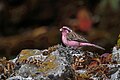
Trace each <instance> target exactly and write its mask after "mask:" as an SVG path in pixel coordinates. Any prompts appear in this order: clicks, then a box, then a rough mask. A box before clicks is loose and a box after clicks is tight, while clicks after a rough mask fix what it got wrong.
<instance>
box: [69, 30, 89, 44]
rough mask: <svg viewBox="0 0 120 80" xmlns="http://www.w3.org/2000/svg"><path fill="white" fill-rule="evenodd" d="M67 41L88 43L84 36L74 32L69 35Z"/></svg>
mask: <svg viewBox="0 0 120 80" xmlns="http://www.w3.org/2000/svg"><path fill="white" fill-rule="evenodd" d="M67 39H68V40H70V41H71V40H72V41H79V42H81V41H82V42H88V40H86V39H85V38H84V37H83V36H81V35H78V34H76V33H75V32H74V31H72V32H70V33H68V35H67Z"/></svg>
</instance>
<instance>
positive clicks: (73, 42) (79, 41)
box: [60, 26, 105, 50]
mask: <svg viewBox="0 0 120 80" xmlns="http://www.w3.org/2000/svg"><path fill="white" fill-rule="evenodd" d="M60 31H61V32H62V42H63V43H64V44H65V45H66V46H71V47H75V48H76V47H82V46H93V47H96V48H99V49H103V50H105V49H104V48H102V47H100V46H98V45H95V44H91V43H89V42H88V40H86V39H85V38H84V37H83V36H81V35H78V34H76V33H75V32H74V31H72V30H71V29H70V28H68V27H66V26H63V27H62V28H61V29H60Z"/></svg>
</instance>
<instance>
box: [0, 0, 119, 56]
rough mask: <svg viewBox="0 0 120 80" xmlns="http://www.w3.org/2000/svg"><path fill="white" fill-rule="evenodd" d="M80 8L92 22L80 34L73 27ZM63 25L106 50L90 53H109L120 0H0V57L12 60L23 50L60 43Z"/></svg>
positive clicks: (117, 18)
mask: <svg viewBox="0 0 120 80" xmlns="http://www.w3.org/2000/svg"><path fill="white" fill-rule="evenodd" d="M81 9H84V10H85V11H86V12H85V13H87V16H88V17H89V18H90V19H94V21H93V24H92V27H91V30H87V31H82V30H81V29H80V28H79V26H78V25H76V22H77V21H76V20H79V17H76V15H77V14H78V11H79V10H81ZM78 15H79V14H78ZM63 25H67V26H69V27H71V28H72V29H73V30H74V31H76V32H78V33H80V34H82V35H84V36H85V37H86V38H87V39H88V40H89V41H90V42H92V43H95V44H98V45H100V46H102V47H104V48H106V50H105V51H99V50H98V49H94V48H91V47H90V48H89V49H90V50H93V51H99V53H100V54H102V53H104V52H108V53H110V52H111V51H112V47H113V46H115V44H116V41H117V39H118V35H119V33H120V1H119V0H0V55H1V57H3V56H6V57H8V58H11V57H14V56H16V55H18V54H19V52H20V51H21V50H22V49H44V48H48V47H49V46H52V45H55V44H58V43H61V38H60V37H61V34H60V32H59V28H60V27H62V26H63ZM76 26H77V27H76Z"/></svg>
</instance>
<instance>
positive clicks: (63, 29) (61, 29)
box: [60, 26, 72, 33]
mask: <svg viewBox="0 0 120 80" xmlns="http://www.w3.org/2000/svg"><path fill="white" fill-rule="evenodd" d="M60 31H61V32H66V33H69V32H72V30H71V29H70V28H68V27H66V26H63V27H62V28H60Z"/></svg>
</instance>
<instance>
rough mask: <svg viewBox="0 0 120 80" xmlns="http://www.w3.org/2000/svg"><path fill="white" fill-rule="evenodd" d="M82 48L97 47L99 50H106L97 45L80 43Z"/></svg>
mask: <svg viewBox="0 0 120 80" xmlns="http://www.w3.org/2000/svg"><path fill="white" fill-rule="evenodd" d="M80 46H93V47H96V48H99V49H102V50H105V48H103V47H100V46H98V45H95V44H91V43H80Z"/></svg>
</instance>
